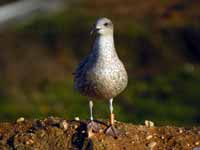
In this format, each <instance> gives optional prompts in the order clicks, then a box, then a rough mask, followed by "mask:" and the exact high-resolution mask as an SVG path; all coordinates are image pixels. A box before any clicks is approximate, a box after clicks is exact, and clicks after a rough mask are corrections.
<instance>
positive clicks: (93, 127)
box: [87, 120, 100, 133]
mask: <svg viewBox="0 0 200 150" xmlns="http://www.w3.org/2000/svg"><path fill="white" fill-rule="evenodd" d="M87 130H88V132H91V131H92V132H93V133H98V132H99V130H100V128H99V125H98V123H97V122H95V121H93V120H91V121H90V122H89V123H88V124H87Z"/></svg>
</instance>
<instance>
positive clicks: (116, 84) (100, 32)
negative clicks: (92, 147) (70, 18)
mask: <svg viewBox="0 0 200 150" xmlns="http://www.w3.org/2000/svg"><path fill="white" fill-rule="evenodd" d="M113 30H114V27H113V23H112V21H111V20H110V19H108V18H105V17H104V18H99V19H97V21H96V23H95V24H94V25H93V27H92V30H91V33H92V34H95V40H94V43H93V46H92V49H91V52H90V53H89V55H87V56H86V57H85V58H84V59H83V60H82V61H81V62H80V64H79V65H78V67H77V69H76V71H75V73H74V84H75V89H76V90H77V91H79V92H80V93H81V94H82V95H84V96H87V97H88V99H89V109H90V122H89V124H88V125H87V126H88V130H92V131H94V132H97V131H98V125H97V123H96V122H95V121H94V118H93V99H98V100H107V101H109V110H110V124H109V127H108V128H107V129H106V131H105V133H106V134H108V135H112V136H115V137H116V136H117V135H118V133H119V132H118V130H117V129H116V128H115V127H114V121H115V118H114V113H113V98H114V97H116V96H117V95H118V94H120V93H121V92H122V91H123V90H124V89H125V88H126V86H127V83H128V76H127V72H126V70H125V67H124V65H123V63H122V61H121V60H120V59H119V57H118V55H117V52H116V50H115V45H114V37H113V32H114V31H113Z"/></svg>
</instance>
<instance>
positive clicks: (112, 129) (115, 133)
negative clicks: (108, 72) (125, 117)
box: [106, 98, 119, 137]
mask: <svg viewBox="0 0 200 150" xmlns="http://www.w3.org/2000/svg"><path fill="white" fill-rule="evenodd" d="M112 103H113V98H111V99H110V100H109V109H110V125H109V127H108V128H107V129H106V134H108V135H111V136H113V137H117V136H118V134H119V131H118V130H117V129H116V128H115V127H114V121H115V118H114V117H115V116H114V113H113V104H112Z"/></svg>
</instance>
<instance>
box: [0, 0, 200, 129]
mask: <svg viewBox="0 0 200 150" xmlns="http://www.w3.org/2000/svg"><path fill="white" fill-rule="evenodd" d="M11 1H12V0H9V1H8V0H4V1H2V2H1V3H0V6H3V5H4V4H8V3H9V2H11ZM68 2H69V1H65V5H66V6H67V7H65V5H64V9H62V10H60V11H57V12H56V13H52V14H47V15H43V14H42V13H38V14H36V15H34V17H30V18H29V19H26V21H24V20H20V21H16V22H13V23H10V25H9V26H6V27H5V26H4V27H3V28H0V120H1V121H7V120H16V119H17V118H18V117H21V116H23V117H26V118H42V117H47V116H50V115H53V116H59V117H65V118H67V119H73V118H74V117H76V116H79V117H80V118H81V119H87V118H88V117H89V113H88V111H89V109H88V101H87V98H86V97H83V96H81V95H80V94H79V93H78V92H76V91H75V90H74V88H73V76H72V73H73V72H74V70H75V68H76V66H77V65H78V63H79V62H80V60H81V59H82V58H83V57H84V56H86V55H87V54H88V53H89V51H90V48H91V44H92V41H93V37H91V36H90V34H89V31H90V28H91V26H92V24H93V23H94V22H95V20H96V19H97V18H99V17H102V16H103V17H104V16H105V17H108V18H110V19H111V20H112V21H113V23H114V25H115V46H116V49H117V51H118V54H119V57H120V58H121V60H122V61H123V62H124V64H125V66H126V68H127V71H128V75H129V83H128V87H127V89H126V90H125V91H124V92H123V93H122V94H121V95H119V96H118V97H116V98H115V100H114V111H115V114H116V119H117V120H119V121H124V122H132V123H143V122H144V120H152V121H154V122H155V123H156V124H157V125H166V124H169V125H180V126H192V125H199V124H200V67H199V63H200V11H199V9H200V1H198V0H173V1H167V0H148V1H145V0H140V1H138V0H125V1H120V0H101V1H95V0H80V1H76V3H71V4H70V5H69V4H68ZM0 10H1V7H0ZM94 107H95V108H94V114H95V117H97V118H108V117H109V109H108V101H95V104H94ZM99 112H101V113H99Z"/></svg>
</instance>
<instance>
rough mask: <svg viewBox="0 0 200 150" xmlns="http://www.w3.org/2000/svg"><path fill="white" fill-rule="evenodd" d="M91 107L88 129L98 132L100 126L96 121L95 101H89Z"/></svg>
mask: <svg viewBox="0 0 200 150" xmlns="http://www.w3.org/2000/svg"><path fill="white" fill-rule="evenodd" d="M89 108H90V122H89V123H88V124H87V130H88V131H92V132H98V131H99V126H98V124H97V123H96V122H95V121H94V118H93V101H92V100H90V101H89Z"/></svg>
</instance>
